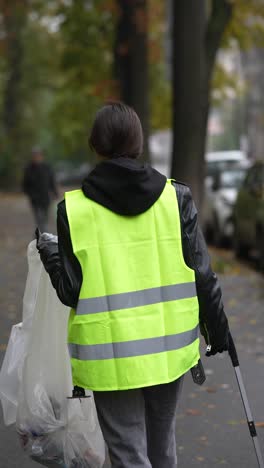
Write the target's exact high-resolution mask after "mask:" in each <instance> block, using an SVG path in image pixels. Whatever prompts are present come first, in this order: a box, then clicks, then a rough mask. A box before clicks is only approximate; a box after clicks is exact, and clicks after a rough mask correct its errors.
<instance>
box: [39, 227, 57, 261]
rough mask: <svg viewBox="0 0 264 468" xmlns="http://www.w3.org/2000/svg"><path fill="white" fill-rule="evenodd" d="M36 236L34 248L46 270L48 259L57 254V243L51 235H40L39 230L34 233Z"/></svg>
mask: <svg viewBox="0 0 264 468" xmlns="http://www.w3.org/2000/svg"><path fill="white" fill-rule="evenodd" d="M35 234H36V247H37V249H38V252H39V254H40V258H41V261H42V263H43V265H44V267H45V268H46V265H47V262H48V260H49V258H50V257H51V256H52V255H53V254H58V242H57V240H56V237H55V236H53V235H52V234H48V233H47V232H44V233H43V234H41V232H40V230H39V228H37V229H36V231H35Z"/></svg>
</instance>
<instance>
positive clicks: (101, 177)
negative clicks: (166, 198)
mask: <svg viewBox="0 0 264 468" xmlns="http://www.w3.org/2000/svg"><path fill="white" fill-rule="evenodd" d="M166 181H167V178H166V177H165V176H164V175H162V174H160V173H159V172H158V171H156V170H155V169H153V168H152V167H151V166H149V165H148V164H146V163H143V162H141V161H138V160H135V159H130V158H125V157H120V158H114V159H109V160H107V161H104V162H101V163H99V164H98V165H97V166H96V167H95V168H94V169H93V170H92V171H91V172H90V174H89V175H88V176H87V177H86V178H85V179H84V181H83V184H82V190H83V193H84V194H85V196H86V197H88V198H90V199H91V200H93V201H95V202H97V203H99V204H100V205H102V206H104V207H106V208H108V209H110V210H111V211H114V212H115V213H118V214H121V215H137V214H140V213H143V212H144V211H147V210H148V209H149V208H150V207H151V206H152V205H153V204H154V203H155V202H156V200H157V199H158V198H159V197H160V195H161V193H162V191H163V189H164V187H165V184H166Z"/></svg>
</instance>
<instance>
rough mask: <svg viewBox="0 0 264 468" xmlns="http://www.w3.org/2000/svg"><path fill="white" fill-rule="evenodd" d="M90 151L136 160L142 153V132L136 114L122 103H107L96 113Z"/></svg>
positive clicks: (90, 139) (110, 156) (101, 154)
mask: <svg viewBox="0 0 264 468" xmlns="http://www.w3.org/2000/svg"><path fill="white" fill-rule="evenodd" d="M89 145H90V148H91V149H92V151H95V152H96V153H97V154H98V155H100V156H104V157H108V158H117V157H120V156H122V157H128V158H137V157H138V156H140V155H141V154H142V151H143V132H142V127H141V123H140V120H139V118H138V116H137V114H136V112H135V111H134V110H133V109H132V108H131V107H129V106H127V105H126V104H123V103H122V102H108V103H106V104H105V105H104V106H103V107H102V108H101V109H99V111H98V112H97V113H96V116H95V120H94V123H93V126H92V129H91V133H90V137H89Z"/></svg>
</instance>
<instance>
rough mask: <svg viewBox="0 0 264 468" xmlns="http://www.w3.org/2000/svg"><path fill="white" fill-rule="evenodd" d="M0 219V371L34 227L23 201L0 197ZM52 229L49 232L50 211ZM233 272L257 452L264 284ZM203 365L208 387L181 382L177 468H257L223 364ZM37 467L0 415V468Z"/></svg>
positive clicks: (263, 438)
mask: <svg viewBox="0 0 264 468" xmlns="http://www.w3.org/2000/svg"><path fill="white" fill-rule="evenodd" d="M0 216H1V236H0V304H1V309H0V364H1V362H2V359H3V357H4V352H5V348H6V344H7V342H8V338H9V335H10V330H11V327H12V325H13V324H15V323H17V322H19V321H21V312H22V297H23V292H24V286H25V280H26V272H27V265H26V247H27V244H28V242H29V241H30V240H31V239H32V236H33V231H34V224H33V219H32V216H31V213H30V210H29V207H28V205H27V202H26V200H25V199H24V197H18V196H11V195H9V196H4V195H3V194H0ZM51 229H52V230H53V232H54V229H55V228H54V211H53V222H52V223H51ZM234 271H235V274H234ZM234 271H232V270H231V271H230V273H229V274H226V275H219V277H220V281H221V284H222V287H223V296H224V302H225V307H226V311H227V314H228V317H229V322H230V326H231V328H232V333H233V336H234V338H235V341H236V344H237V349H238V352H239V357H240V362H241V371H242V374H243V377H244V380H245V384H246V388H247V392H248V397H249V400H250V403H251V406H252V412H253V415H254V416H255V421H256V422H257V425H258V428H257V429H258V434H259V439H260V442H261V445H262V449H263V452H264V405H263V386H264V276H261V275H259V274H258V273H256V272H254V271H253V270H251V269H249V268H247V267H246V266H244V267H242V268H240V267H239V268H237V269H236V270H234ZM203 352H204V344H203V343H202V353H203ZM203 362H204V366H205V370H206V374H207V381H206V383H205V384H204V385H203V386H202V387H198V386H196V385H194V384H193V383H192V381H191V378H190V376H189V375H188V376H187V377H186V379H185V384H184V390H183V397H182V400H181V404H180V407H179V411H178V419H177V441H178V455H179V468H190V467H202V468H209V467H210V468H212V467H218V466H222V465H223V466H226V467H232V468H255V467H256V468H257V462H256V458H255V453H254V449H253V445H252V441H251V438H250V436H249V433H248V428H247V424H246V421H245V415H244V411H243V407H242V403H241V399H240V396H239V393H238V389H237V384H236V380H235V377H234V372H233V368H232V366H231V363H230V360H229V358H228V356H227V355H226V354H225V355H219V356H217V357H214V358H209V359H208V358H205V357H204V358H203ZM38 466H40V465H38V464H36V463H34V462H32V461H30V460H28V458H27V457H26V456H25V455H24V454H23V452H22V450H21V449H20V446H19V442H18V439H17V437H16V434H15V431H14V428H6V427H5V426H4V424H3V418H2V411H1V409H0V468H34V467H36V468H37V467H38ZM106 466H107V467H108V466H109V465H107V464H106ZM161 468H164V467H161Z"/></svg>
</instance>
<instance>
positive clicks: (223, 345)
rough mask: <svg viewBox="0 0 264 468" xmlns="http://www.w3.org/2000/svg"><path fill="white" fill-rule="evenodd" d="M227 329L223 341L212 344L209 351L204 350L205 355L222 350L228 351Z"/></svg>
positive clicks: (212, 354) (214, 353) (213, 354)
mask: <svg viewBox="0 0 264 468" xmlns="http://www.w3.org/2000/svg"><path fill="white" fill-rule="evenodd" d="M228 337H229V330H228V331H227V333H226V337H225V340H224V343H221V344H212V345H211V349H210V351H206V353H205V355H206V356H207V357H210V356H215V355H216V354H217V353H222V352H223V351H228V349H229V338H228Z"/></svg>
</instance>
